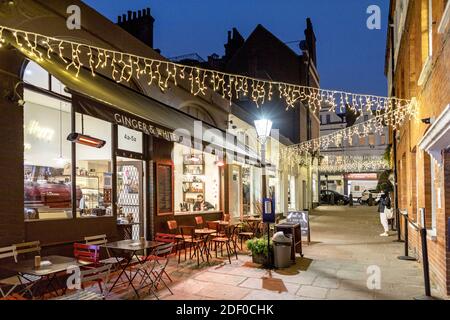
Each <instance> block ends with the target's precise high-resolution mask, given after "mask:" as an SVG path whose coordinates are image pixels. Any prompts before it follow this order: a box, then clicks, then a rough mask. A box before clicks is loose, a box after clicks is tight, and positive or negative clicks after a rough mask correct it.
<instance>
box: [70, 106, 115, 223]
mask: <svg viewBox="0 0 450 320" xmlns="http://www.w3.org/2000/svg"><path fill="white" fill-rule="evenodd" d="M76 131H77V132H82V133H83V134H86V135H89V136H92V137H97V138H101V139H102V140H104V141H106V144H105V145H104V146H103V147H102V148H93V147H90V146H85V145H81V144H77V145H76V148H77V149H76V150H77V151H76V158H77V162H76V185H77V188H79V190H80V191H81V199H80V201H79V202H78V203H77V217H98V216H105V215H106V216H111V215H112V184H111V176H112V162H111V124H110V123H108V122H106V121H102V120H100V119H97V118H93V117H90V116H87V115H81V114H78V113H77V114H76Z"/></svg>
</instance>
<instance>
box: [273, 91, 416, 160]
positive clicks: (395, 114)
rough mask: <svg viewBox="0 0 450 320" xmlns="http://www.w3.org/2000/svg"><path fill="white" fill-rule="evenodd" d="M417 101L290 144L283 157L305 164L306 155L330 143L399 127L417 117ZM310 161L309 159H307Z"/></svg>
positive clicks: (339, 142) (324, 147)
mask: <svg viewBox="0 0 450 320" xmlns="http://www.w3.org/2000/svg"><path fill="white" fill-rule="evenodd" d="M416 113H417V101H416V99H413V100H412V101H411V103H410V104H409V105H408V106H405V107H402V108H398V109H394V110H391V111H389V112H385V113H383V114H379V115H377V116H375V117H373V118H372V119H369V120H368V121H365V122H361V123H358V124H355V125H354V126H351V127H348V128H344V129H341V130H337V131H335V132H333V133H330V134H328V135H324V136H321V137H319V138H317V139H313V140H308V141H305V142H302V143H300V144H296V145H290V146H287V147H285V148H282V149H281V158H282V159H283V161H286V162H289V163H290V164H289V165H291V166H292V165H300V166H303V165H304V163H305V157H307V155H309V154H314V153H318V152H320V151H323V150H327V149H328V147H329V146H330V145H335V146H339V145H342V143H343V142H345V141H350V140H351V139H353V138H354V137H357V138H362V137H367V136H369V135H370V134H372V133H378V134H381V133H383V131H384V129H385V127H387V126H390V127H392V128H394V129H398V128H399V127H400V126H401V125H402V124H403V123H404V122H405V121H408V120H411V119H413V118H416ZM306 162H308V161H306Z"/></svg>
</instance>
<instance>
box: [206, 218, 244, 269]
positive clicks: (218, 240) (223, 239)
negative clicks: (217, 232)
mask: <svg viewBox="0 0 450 320" xmlns="http://www.w3.org/2000/svg"><path fill="white" fill-rule="evenodd" d="M236 230H237V226H227V227H226V228H225V233H224V235H221V236H218V237H214V238H212V239H211V242H212V243H214V251H215V252H216V258H217V249H218V246H220V254H221V255H222V256H223V246H224V245H225V248H226V250H227V256H228V261H229V262H230V263H231V255H232V254H233V253H234V254H235V255H236V259H237V258H238V256H237V250H236V242H235V241H234V238H233V237H234V235H235V233H236Z"/></svg>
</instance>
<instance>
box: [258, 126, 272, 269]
mask: <svg viewBox="0 0 450 320" xmlns="http://www.w3.org/2000/svg"><path fill="white" fill-rule="evenodd" d="M255 128H256V134H257V136H258V141H259V142H260V143H261V165H262V198H263V206H265V201H264V200H265V199H266V198H267V185H266V142H267V138H269V137H270V131H271V130H272V121H270V120H267V119H261V120H255ZM272 214H274V213H272ZM264 218H265V217H264V214H263V221H265V219H264ZM270 260H271V259H270V222H269V221H267V264H268V265H269V266H270V265H271V262H270Z"/></svg>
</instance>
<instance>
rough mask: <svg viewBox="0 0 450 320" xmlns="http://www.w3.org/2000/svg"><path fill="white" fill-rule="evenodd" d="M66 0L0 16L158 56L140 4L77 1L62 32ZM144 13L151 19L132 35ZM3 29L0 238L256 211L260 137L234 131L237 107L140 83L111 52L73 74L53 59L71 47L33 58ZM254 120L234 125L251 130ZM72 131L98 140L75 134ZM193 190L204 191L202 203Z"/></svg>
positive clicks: (125, 231)
mask: <svg viewBox="0 0 450 320" xmlns="http://www.w3.org/2000/svg"><path fill="white" fill-rule="evenodd" d="M73 4H74V1H53V2H52V3H51V6H50V5H49V2H48V1H39V0H23V1H13V2H11V3H1V4H0V6H2V7H1V10H0V17H1V20H2V24H4V25H6V26H8V27H11V28H18V29H21V30H30V31H31V30H32V31H33V32H36V33H40V34H44V35H48V36H55V37H63V38H70V39H71V40H73V41H78V42H80V43H89V44H90V45H92V46H98V47H102V48H108V49H111V50H116V51H117V52H128V53H132V54H135V55H141V56H145V57H149V58H154V59H158V60H160V61H164V60H165V58H164V57H163V56H161V55H160V53H159V52H158V51H156V50H154V49H152V46H153V35H150V34H149V33H152V25H153V21H154V19H153V17H151V15H150V12H149V10H148V9H145V10H144V11H142V12H131V13H128V15H127V16H125V17H123V16H122V17H121V18H120V19H119V21H118V23H117V24H114V23H112V22H111V21H109V20H108V19H106V18H105V17H103V16H102V15H100V14H99V13H98V12H96V11H95V10H93V9H91V8H90V7H88V6H86V5H85V4H84V3H82V2H81V1H75V4H76V5H78V6H79V7H80V8H81V12H82V20H81V21H82V26H81V27H82V28H81V29H79V30H69V29H67V28H66V18H67V13H66V10H67V7H68V6H70V5H73ZM50 7H51V9H50ZM44 20H45V23H43V21H44ZM142 23H145V24H150V26H149V27H150V28H149V29H146V30H145V32H141V33H139V34H135V32H134V31H135V30H136V29H139V30H140V31H142V30H143V29H142V28H140V27H139V28H138V27H137V26H138V25H140V24H142ZM3 36H5V37H6V39H7V40H8V41H7V42H6V43H5V44H4V45H3V47H2V48H1V50H0V71H1V72H0V87H1V90H2V92H5V94H4V95H2V96H1V98H0V106H1V107H2V110H3V111H4V113H3V116H2V117H1V120H0V121H1V128H0V133H1V134H2V135H4V136H5V137H6V139H5V140H3V141H1V142H0V148H2V150H8V152H4V153H3V152H2V155H3V154H5V156H2V157H1V159H0V168H1V169H2V172H1V174H0V175H1V176H0V178H1V179H2V180H3V181H8V182H7V183H4V184H2V185H1V186H0V191H1V192H0V193H1V196H0V205H1V207H0V246H4V245H10V244H12V243H19V242H23V241H34V240H40V241H41V244H42V246H43V248H44V252H45V253H50V252H60V251H58V250H61V249H62V248H64V249H65V250H71V246H72V243H73V242H77V241H82V240H83V237H85V236H89V235H96V234H106V235H107V237H108V239H110V240H113V239H120V238H124V237H131V238H135V239H136V238H139V237H141V236H146V237H147V238H152V237H153V236H154V235H155V233H156V232H168V224H167V222H168V221H169V220H176V221H177V222H178V224H179V225H193V224H194V223H195V219H194V218H195V216H198V215H202V216H203V217H204V219H205V220H217V219H220V218H222V217H223V215H224V214H228V213H229V214H232V216H233V218H235V219H242V218H243V217H244V215H249V214H261V206H260V205H259V201H260V199H259V198H260V197H261V190H262V188H263V186H262V185H261V174H262V170H261V167H262V164H261V160H260V158H259V156H258V144H256V143H255V142H254V140H255V139H254V138H247V139H246V138H245V137H244V139H240V138H239V136H238V135H239V132H232V131H233V128H230V121H231V120H233V119H231V114H232V113H231V109H232V108H237V105H235V104H234V103H231V106H230V102H229V100H226V99H224V98H223V97H222V96H221V95H220V94H218V93H216V92H214V90H212V89H210V88H207V89H206V92H205V95H193V94H192V93H191V91H190V87H189V83H188V81H187V80H186V81H182V80H179V81H178V84H177V85H173V84H172V83H170V85H168V87H162V86H158V85H150V86H149V85H148V80H147V79H143V77H139V74H138V73H136V74H131V76H130V79H129V81H122V80H119V81H118V80H117V79H116V78H114V72H113V70H114V66H115V65H114V64H113V63H112V62H111V65H107V66H106V67H105V68H104V69H98V70H97V73H96V74H95V76H93V75H92V74H91V70H89V68H88V66H89V64H90V61H89V59H87V58H86V60H82V61H81V62H82V63H83V65H84V67H81V68H80V70H79V72H78V74H77V76H74V75H73V74H72V73H71V72H68V71H67V68H66V65H65V64H64V63H63V62H62V61H64V60H66V61H67V60H69V61H70V60H71V59H74V56H73V55H71V51H70V50H67V49H70V48H66V50H63V49H61V50H62V51H60V52H59V53H60V55H59V58H58V55H57V54H55V53H54V52H49V51H45V53H46V54H45V55H44V54H42V58H40V59H38V58H36V56H34V55H32V54H30V52H29V51H28V50H22V49H21V46H20V45H19V43H21V41H26V40H25V39H21V40H19V41H15V40H14V36H13V35H12V34H7V32H6V31H5V32H4V33H3ZM36 50H42V48H40V47H39V46H37V47H36ZM80 59H84V58H82V57H81V58H80ZM117 62H118V63H119V64H120V63H121V62H119V61H118V60H117ZM186 78H188V77H186ZM234 121H235V122H236V123H237V122H238V121H239V120H238V119H235V120H234ZM251 125H252V122H249V123H247V124H246V123H240V124H239V126H240V127H241V128H246V129H248V130H247V131H249V132H251V131H252V130H250V129H251V128H250V127H251ZM74 133H77V135H74ZM252 134H253V135H254V130H253V133H250V134H249V135H252ZM80 136H81V137H85V138H86V137H87V139H88V140H90V141H92V140H94V141H97V142H99V146H101V148H95V147H92V146H86V145H83V144H80V143H75V142H76V141H78V142H79V141H80V140H79V139H78V138H79V137H80ZM68 137H70V139H68ZM77 139H78V140H77ZM252 139H253V140H252ZM230 141H232V142H230ZM252 141H253V142H252ZM85 142H86V139H85ZM277 143H278V140H274V139H271V140H270V142H269V144H273V145H274V146H275V147H274V148H272V147H269V148H268V149H269V150H270V151H269V154H268V156H269V157H268V159H270V162H271V165H270V167H269V170H268V171H269V172H270V178H269V179H267V180H268V181H267V189H268V191H269V192H270V193H269V194H270V195H276V197H277V201H278V205H277V210H279V211H278V212H279V213H281V212H284V211H285V210H287V206H284V204H285V202H286V201H287V200H286V201H285V200H284V199H288V194H287V191H284V189H283V188H282V187H281V184H282V183H285V182H284V180H283V178H279V177H280V176H281V175H282V173H281V169H280V168H281V167H282V166H281V165H280V164H279V162H278V155H277V151H273V153H270V152H272V151H271V150H277V149H276V145H277ZM286 190H287V189H286ZM292 192H294V191H292ZM199 197H200V198H202V199H204V200H205V204H204V205H202V206H203V207H200V208H199V205H198V202H199Z"/></svg>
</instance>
